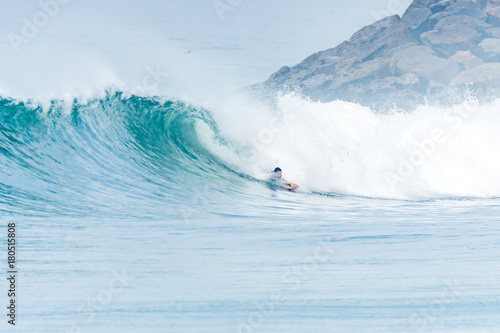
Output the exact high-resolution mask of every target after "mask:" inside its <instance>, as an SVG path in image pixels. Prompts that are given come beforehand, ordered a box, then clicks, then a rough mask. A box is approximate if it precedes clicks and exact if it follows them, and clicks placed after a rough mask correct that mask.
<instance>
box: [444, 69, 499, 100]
mask: <svg viewBox="0 0 500 333" xmlns="http://www.w3.org/2000/svg"><path fill="white" fill-rule="evenodd" d="M451 84H452V85H453V86H465V85H467V86H470V87H471V88H472V89H473V90H476V91H479V92H480V94H481V95H486V94H491V93H495V94H498V92H499V91H500V63H490V64H484V65H481V66H477V67H474V68H471V69H469V70H466V71H463V72H462V73H460V74H458V75H457V77H456V78H455V79H454V80H453V81H452V82H451Z"/></svg>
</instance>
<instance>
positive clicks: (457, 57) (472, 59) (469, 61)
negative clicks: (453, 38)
mask: <svg viewBox="0 0 500 333" xmlns="http://www.w3.org/2000/svg"><path fill="white" fill-rule="evenodd" d="M450 60H451V61H453V62H456V63H459V64H462V66H463V67H464V68H465V69H469V68H473V67H476V66H479V65H482V64H484V61H482V60H481V59H479V58H478V57H476V56H475V55H474V54H472V52H471V51H457V52H456V53H455V54H454V55H453V56H452V57H451V58H450Z"/></svg>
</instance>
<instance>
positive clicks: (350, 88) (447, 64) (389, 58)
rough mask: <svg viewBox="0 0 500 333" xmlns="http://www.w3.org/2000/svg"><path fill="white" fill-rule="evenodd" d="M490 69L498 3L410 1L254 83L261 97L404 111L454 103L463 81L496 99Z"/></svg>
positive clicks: (497, 40) (498, 83)
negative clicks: (282, 94) (285, 95)
mask: <svg viewBox="0 0 500 333" xmlns="http://www.w3.org/2000/svg"><path fill="white" fill-rule="evenodd" d="M485 62H486V63H485ZM490 65H491V66H490ZM496 73H500V0H468V1H465V0H415V1H413V2H412V4H411V5H410V7H409V8H408V9H407V11H406V12H405V13H404V15H403V17H402V18H400V17H399V16H397V15H395V16H390V17H386V18H384V19H382V20H380V21H377V22H375V23H374V24H371V25H369V26H366V27H364V28H363V29H361V30H359V31H358V32H356V33H355V34H354V35H353V36H352V37H351V38H350V39H349V40H348V41H345V42H343V43H341V44H340V45H338V46H336V47H335V48H332V49H328V50H325V51H320V52H317V53H315V54H313V55H311V56H309V57H307V58H306V59H305V60H304V61H302V62H301V63H299V64H298V65H296V66H293V67H286V66H285V67H282V68H281V69H280V70H279V71H277V72H276V73H274V74H273V75H271V76H270V78H269V79H268V80H267V81H266V82H264V83H263V84H261V85H258V88H259V89H261V91H264V92H265V93H268V94H269V91H271V90H272V89H275V90H276V89H279V90H283V89H284V90H285V91H286V90H291V91H299V92H301V93H302V94H304V95H305V96H307V97H309V98H311V99H313V100H321V101H331V100H335V99H343V100H347V101H355V102H358V103H361V104H364V105H370V106H378V107H392V106H393V105H399V106H402V107H405V108H406V107H408V108H411V105H413V106H416V104H418V103H421V102H422V101H424V100H426V101H429V102H430V103H445V104H449V103H455V102H458V100H457V99H456V96H462V94H461V92H462V90H461V89H463V87H464V85H466V84H467V83H470V82H474V87H473V89H476V90H477V94H478V96H487V95H488V94H489V96H494V97H496V96H498V95H500V74H496ZM256 86H257V85H256ZM450 89H451V90H450Z"/></svg>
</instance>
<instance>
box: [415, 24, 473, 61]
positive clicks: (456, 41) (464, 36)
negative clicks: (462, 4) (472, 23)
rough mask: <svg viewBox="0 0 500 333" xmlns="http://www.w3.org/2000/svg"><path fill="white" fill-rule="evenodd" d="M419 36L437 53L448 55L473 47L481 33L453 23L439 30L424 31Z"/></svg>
mask: <svg viewBox="0 0 500 333" xmlns="http://www.w3.org/2000/svg"><path fill="white" fill-rule="evenodd" d="M420 38H421V40H422V42H423V43H424V44H425V45H428V46H430V47H432V48H433V49H434V50H436V52H437V53H438V54H440V55H443V56H445V57H449V56H451V55H453V54H455V52H457V51H463V50H470V49H473V48H474V47H475V46H476V44H477V43H478V42H479V41H480V40H481V38H482V35H481V34H480V33H479V32H477V31H476V30H474V29H472V28H469V27H467V26H463V25H460V24H453V25H450V26H447V27H445V28H443V29H441V30H431V31H428V32H424V33H423V34H422V35H420Z"/></svg>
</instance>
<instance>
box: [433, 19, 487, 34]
mask: <svg viewBox="0 0 500 333" xmlns="http://www.w3.org/2000/svg"><path fill="white" fill-rule="evenodd" d="M457 24H458V25H461V26H466V27H469V28H471V29H474V30H477V31H480V32H483V31H485V30H486V29H489V28H491V27H492V26H491V25H490V24H488V23H486V22H483V21H481V20H478V19H476V18H473V17H471V16H467V15H450V16H446V17H444V18H443V19H442V20H440V21H439V22H438V23H437V24H436V25H435V26H434V30H443V29H446V28H447V27H449V26H453V25H457Z"/></svg>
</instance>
